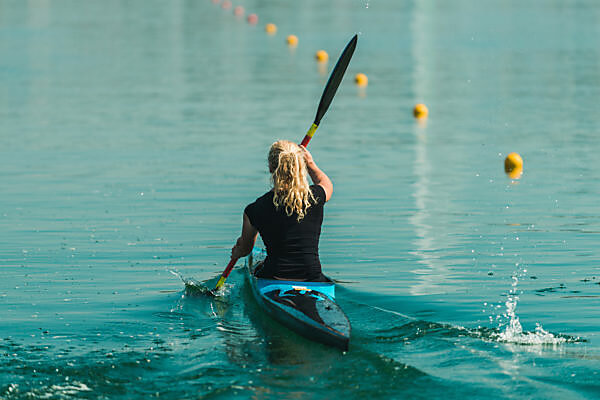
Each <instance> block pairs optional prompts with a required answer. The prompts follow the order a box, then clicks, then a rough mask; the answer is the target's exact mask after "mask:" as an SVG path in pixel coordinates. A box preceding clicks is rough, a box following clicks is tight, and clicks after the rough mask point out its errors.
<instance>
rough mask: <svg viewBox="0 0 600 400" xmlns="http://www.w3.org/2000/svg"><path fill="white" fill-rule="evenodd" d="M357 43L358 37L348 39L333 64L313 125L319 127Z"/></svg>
mask: <svg viewBox="0 0 600 400" xmlns="http://www.w3.org/2000/svg"><path fill="white" fill-rule="evenodd" d="M357 41H358V35H354V37H353V38H352V39H350V42H348V44H347V45H346V48H345V49H344V51H343V52H342V55H341V56H340V58H339V59H338V62H337V63H336V64H335V67H334V68H333V71H331V75H330V76H329V80H328V81H327V85H325V90H323V95H322V96H321V101H320V102H319V108H317V116H316V117H315V125H319V123H320V122H321V118H323V115H325V112H327V109H328V108H329V105H330V104H331V100H333V96H335V92H337V89H338V87H339V86H340V83H341V82H342V78H343V77H344V73H345V72H346V68H348V64H350V59H351V58H352V54H354V49H356V42H357Z"/></svg>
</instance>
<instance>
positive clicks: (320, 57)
mask: <svg viewBox="0 0 600 400" xmlns="http://www.w3.org/2000/svg"><path fill="white" fill-rule="evenodd" d="M315 58H316V59H317V61H318V62H322V63H323V62H327V60H329V54H327V52H326V51H325V50H319V51H317V53H316V54H315Z"/></svg>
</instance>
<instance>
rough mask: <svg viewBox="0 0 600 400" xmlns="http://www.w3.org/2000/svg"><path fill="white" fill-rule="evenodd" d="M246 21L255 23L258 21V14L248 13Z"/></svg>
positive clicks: (251, 23)
mask: <svg viewBox="0 0 600 400" xmlns="http://www.w3.org/2000/svg"><path fill="white" fill-rule="evenodd" d="M248 23H249V24H250V25H256V24H257V23H258V15H256V14H250V15H248Z"/></svg>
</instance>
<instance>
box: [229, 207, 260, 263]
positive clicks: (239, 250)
mask: <svg viewBox="0 0 600 400" xmlns="http://www.w3.org/2000/svg"><path fill="white" fill-rule="evenodd" d="M257 235H258V230H256V228H255V227H253V226H252V224H251V223H250V219H249V218H248V216H247V215H246V213H244V222H243V224H242V234H241V235H240V237H239V238H238V240H237V241H236V243H235V246H233V248H232V249H231V258H242V257H245V256H247V255H248V254H250V252H252V248H253V247H254V243H256V236H257Z"/></svg>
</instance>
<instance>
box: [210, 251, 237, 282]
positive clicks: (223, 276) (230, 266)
mask: <svg viewBox="0 0 600 400" xmlns="http://www.w3.org/2000/svg"><path fill="white" fill-rule="evenodd" d="M237 260H238V259H237V257H232V258H231V260H229V264H227V267H225V271H223V273H222V274H221V277H220V278H219V281H218V282H217V285H216V286H215V290H219V289H220V288H221V286H223V284H224V283H225V280H226V279H227V277H228V276H229V274H230V273H231V270H232V269H233V266H234V265H235V263H236V262H237Z"/></svg>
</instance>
